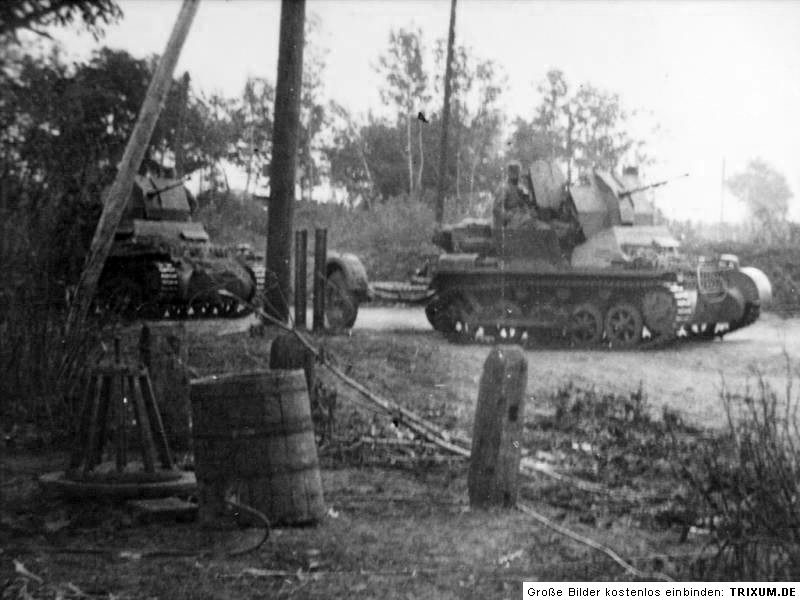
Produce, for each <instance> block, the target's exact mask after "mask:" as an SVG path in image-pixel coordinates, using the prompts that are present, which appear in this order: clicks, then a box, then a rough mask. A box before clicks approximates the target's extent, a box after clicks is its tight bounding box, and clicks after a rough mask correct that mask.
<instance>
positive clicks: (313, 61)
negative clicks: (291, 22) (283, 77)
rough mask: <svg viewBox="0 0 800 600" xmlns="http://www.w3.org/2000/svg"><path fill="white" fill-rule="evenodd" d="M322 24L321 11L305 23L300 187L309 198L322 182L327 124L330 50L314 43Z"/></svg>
mask: <svg viewBox="0 0 800 600" xmlns="http://www.w3.org/2000/svg"><path fill="white" fill-rule="evenodd" d="M319 28H320V19H319V16H318V15H317V14H311V15H310V16H309V17H308V18H307V19H306V23H305V34H304V36H305V49H304V51H303V89H302V92H301V95H300V141H299V156H298V162H299V164H300V173H299V180H300V190H301V194H302V195H303V196H305V197H306V198H308V199H310V198H311V191H312V189H313V188H314V186H315V185H317V184H319V182H320V174H319V165H318V164H317V157H318V156H319V155H320V153H321V149H320V148H319V147H318V144H317V142H318V138H319V134H320V133H321V131H322V129H323V127H325V125H326V118H327V115H326V113H325V105H324V104H323V102H322V100H321V92H322V73H323V71H324V70H325V56H326V54H327V51H325V50H323V49H321V48H320V47H319V46H317V45H316V44H315V43H314V41H313V40H314V37H315V36H316V34H317V32H318V31H319Z"/></svg>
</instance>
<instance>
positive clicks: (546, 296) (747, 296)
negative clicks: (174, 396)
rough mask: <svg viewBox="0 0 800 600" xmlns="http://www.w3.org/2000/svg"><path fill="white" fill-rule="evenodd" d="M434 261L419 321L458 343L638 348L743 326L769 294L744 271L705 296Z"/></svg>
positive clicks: (469, 261) (567, 272) (665, 278)
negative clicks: (423, 316)
mask: <svg viewBox="0 0 800 600" xmlns="http://www.w3.org/2000/svg"><path fill="white" fill-rule="evenodd" d="M442 263H443V264H440V266H439V268H438V269H437V271H436V274H435V275H434V277H433V278H432V280H431V284H430V288H431V293H432V294H433V296H432V299H431V300H430V301H429V302H428V303H427V305H426V315H427V317H428V320H429V321H430V323H431V325H432V326H433V327H434V329H436V330H437V331H440V332H442V333H444V334H446V335H447V336H448V337H450V338H452V339H454V340H458V341H465V340H466V341H469V340H489V341H495V342H498V341H499V342H520V341H525V340H535V339H542V338H546V339H548V340H560V341H562V342H563V343H566V344H568V345H570V346H573V347H597V348H601V347H612V348H622V349H629V348H636V347H642V348H644V347H648V346H653V345H659V344H662V343H664V342H667V341H671V340H675V339H676V338H689V337H713V336H722V335H725V334H726V333H730V332H731V331H734V330H736V329H740V328H742V327H745V326H747V325H750V324H751V323H753V322H754V321H755V320H756V319H757V318H758V316H759V312H760V309H761V306H762V305H763V304H764V302H765V301H767V300H768V298H769V296H770V294H769V290H768V286H769V282H768V280H767V279H766V277H759V276H758V275H757V274H756V275H753V274H748V273H747V272H746V271H745V270H741V271H739V270H735V271H730V272H728V273H725V277H724V278H723V279H722V281H721V283H722V288H721V289H713V290H709V289H705V288H702V286H700V287H699V284H702V283H703V282H699V281H698V280H697V279H693V278H691V277H685V276H684V273H682V272H681V271H678V270H668V269H667V270H650V269H647V270H627V269H603V270H596V269H575V268H570V267H567V268H560V269H557V268H552V267H550V268H548V266H547V265H541V264H538V265H534V266H527V267H525V266H522V265H519V264H517V265H515V264H514V263H513V261H503V260H500V259H491V258H489V259H487V258H485V257H481V256H479V255H477V254H461V255H458V254H448V255H445V256H444V257H443V261H442ZM762 275H763V274H762ZM765 282H766V284H765Z"/></svg>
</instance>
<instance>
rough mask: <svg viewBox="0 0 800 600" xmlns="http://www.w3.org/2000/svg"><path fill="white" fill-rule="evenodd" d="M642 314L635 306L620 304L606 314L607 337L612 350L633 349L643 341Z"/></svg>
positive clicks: (625, 303)
mask: <svg viewBox="0 0 800 600" xmlns="http://www.w3.org/2000/svg"><path fill="white" fill-rule="evenodd" d="M642 326H643V323H642V314H641V313H640V312H639V309H638V308H636V307H635V306H634V305H633V304H628V303H627V302H618V303H617V304H614V305H613V306H612V307H611V308H609V309H608V312H607V313H606V337H607V338H608V341H609V343H610V344H611V347H612V348H632V347H633V346H635V345H636V344H638V343H639V341H640V340H641V339H642Z"/></svg>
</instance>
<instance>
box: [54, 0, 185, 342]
mask: <svg viewBox="0 0 800 600" xmlns="http://www.w3.org/2000/svg"><path fill="white" fill-rule="evenodd" d="M198 4H199V0H184V2H183V6H182V7H181V11H180V13H178V19H177V21H176V22H175V26H174V27H173V28H172V34H171V35H170V38H169V41H168V42H167V47H166V49H165V50H164V55H163V56H162V57H161V60H159V61H158V67H157V68H156V72H155V74H154V75H153V80H152V81H151V82H150V87H149V88H148V89H147V95H146V96H145V99H144V103H143V104H142V109H141V111H140V112H139V118H138V119H137V120H136V125H135V126H134V128H133V132H132V133H131V137H130V139H129V140H128V145H127V146H126V147H125V152H124V154H123V155H122V160H121V161H120V163H119V166H118V169H117V176H116V178H115V179H114V183H113V184H112V185H111V187H110V188H109V190H108V193H107V195H106V197H105V198H104V201H103V213H102V214H101V215H100V221H99V222H98V223H97V229H96V230H95V232H94V238H93V239H92V245H91V247H90V249H89V254H88V256H87V257H86V263H85V265H84V267H83V272H82V273H81V278H80V281H79V282H78V289H77V291H76V295H75V300H74V301H73V303H72V306H71V307H70V311H69V315H68V317H67V325H66V331H65V333H66V338H67V340H69V339H70V338H71V337H72V336H74V335H75V334H76V333H77V332H78V331H79V330H80V329H81V327H82V325H83V322H84V321H85V319H86V315H88V314H89V306H90V305H91V303H92V298H93V297H94V294H95V291H96V289H97V282H98V281H99V279H100V273H101V272H102V270H103V265H105V262H106V258H108V253H109V251H110V250H111V244H112V243H113V241H114V233H115V232H116V230H117V226H118V225H119V222H120V220H121V219H122V213H123V212H124V210H125V204H126V203H127V200H128V196H130V194H131V189H132V188H133V179H134V177H135V176H136V172H137V170H138V169H139V165H141V163H142V159H143V158H144V155H145V152H146V150H147V146H148V144H149V143H150V137H151V136H152V135H153V129H154V128H155V126H156V122H157V121H158V116H159V114H160V113H161V107H162V106H163V105H164V102H165V101H166V98H167V93H168V92H169V86H170V83H172V73H173V71H174V70H175V64H176V63H177V62H178V57H179V56H180V53H181V48H182V47H183V43H184V41H185V40H186V36H187V35H188V34H189V28H190V27H191V24H192V20H193V19H194V16H195V14H196V13H197V7H198Z"/></svg>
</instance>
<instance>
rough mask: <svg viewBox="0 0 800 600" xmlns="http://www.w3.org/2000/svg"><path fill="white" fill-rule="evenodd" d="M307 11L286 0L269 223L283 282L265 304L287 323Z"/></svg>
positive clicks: (271, 253) (273, 260)
mask: <svg viewBox="0 0 800 600" xmlns="http://www.w3.org/2000/svg"><path fill="white" fill-rule="evenodd" d="M305 11H306V4H305V0H283V1H282V2H281V27H280V40H279V42H278V78H277V83H276V86H275V117H274V125H273V129H272V162H271V163H270V179H269V185H270V198H269V215H268V216H269V221H268V223H267V269H268V270H269V271H270V272H272V273H275V277H276V279H277V285H274V286H271V287H270V288H269V289H268V290H267V292H266V303H265V307H266V308H267V312H268V313H269V314H271V315H272V316H273V317H275V318H276V319H279V320H280V321H282V322H284V323H286V322H287V321H288V320H289V304H288V302H289V301H288V298H289V290H290V287H291V268H290V266H289V263H290V260H291V257H292V212H293V207H294V199H295V198H294V188H295V174H296V170H297V147H298V137H299V127H300V95H301V88H302V83H303V26H304V23H305Z"/></svg>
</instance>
